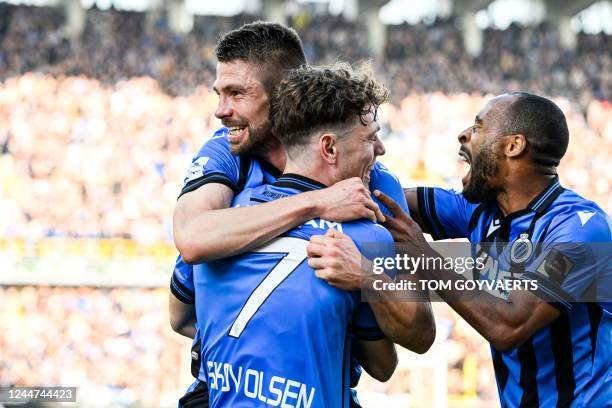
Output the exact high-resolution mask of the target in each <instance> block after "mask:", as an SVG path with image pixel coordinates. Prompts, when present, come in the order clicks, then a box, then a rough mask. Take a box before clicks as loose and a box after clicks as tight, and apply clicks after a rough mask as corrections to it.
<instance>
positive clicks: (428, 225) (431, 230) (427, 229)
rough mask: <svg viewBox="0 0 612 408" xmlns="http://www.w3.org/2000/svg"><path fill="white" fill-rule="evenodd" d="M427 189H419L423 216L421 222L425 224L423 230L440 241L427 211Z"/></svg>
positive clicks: (418, 197) (418, 199) (418, 193)
mask: <svg viewBox="0 0 612 408" xmlns="http://www.w3.org/2000/svg"><path fill="white" fill-rule="evenodd" d="M426 189H427V187H417V202H418V204H419V213H420V215H421V220H423V223H424V224H425V225H424V227H425V228H423V230H424V231H425V232H429V233H430V234H431V236H432V237H433V238H434V239H438V238H437V237H436V236H435V235H436V231H435V230H434V228H433V225H431V221H430V220H429V217H428V216H427V211H426V209H425V190H426Z"/></svg>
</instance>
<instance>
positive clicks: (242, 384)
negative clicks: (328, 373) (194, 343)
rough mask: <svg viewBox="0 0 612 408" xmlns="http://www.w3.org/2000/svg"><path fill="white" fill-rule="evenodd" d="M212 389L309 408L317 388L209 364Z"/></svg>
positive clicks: (285, 407) (285, 406) (284, 407)
mask: <svg viewBox="0 0 612 408" xmlns="http://www.w3.org/2000/svg"><path fill="white" fill-rule="evenodd" d="M206 365H207V367H208V388H210V389H211V390H215V391H218V392H234V393H242V394H243V395H244V396H245V397H247V398H250V399H253V400H259V401H261V402H263V403H265V404H268V405H270V406H273V407H278V406H280V407H282V408H302V407H303V408H309V407H310V406H311V405H312V401H313V400H314V395H315V392H316V390H315V388H314V387H308V386H307V385H306V384H302V383H300V382H299V381H294V380H290V379H288V378H284V377H279V376H276V375H273V376H270V375H269V374H265V373H264V372H263V371H257V370H253V369H252V368H246V369H245V368H244V367H242V366H238V367H237V368H236V367H234V366H233V365H232V364H229V363H222V362H216V361H208V362H207V363H206Z"/></svg>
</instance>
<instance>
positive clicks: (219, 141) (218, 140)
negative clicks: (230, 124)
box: [198, 127, 231, 154]
mask: <svg viewBox="0 0 612 408" xmlns="http://www.w3.org/2000/svg"><path fill="white" fill-rule="evenodd" d="M228 133H229V130H228V129H227V128H226V127H222V128H219V129H217V130H216V131H215V133H213V135H212V136H211V137H210V138H209V139H208V140H207V141H206V142H204V144H203V145H202V147H200V150H199V151H198V154H200V153H202V152H205V151H206V150H207V149H211V148H214V149H218V150H219V151H227V152H228V153H231V150H230V145H229V139H228Z"/></svg>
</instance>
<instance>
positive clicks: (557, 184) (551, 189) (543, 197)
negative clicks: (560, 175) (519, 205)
mask: <svg viewBox="0 0 612 408" xmlns="http://www.w3.org/2000/svg"><path fill="white" fill-rule="evenodd" d="M558 186H559V180H557V181H555V183H554V184H553V185H552V186H551V187H550V190H548V191H547V192H546V194H544V195H543V196H542V197H540V199H539V200H538V201H537V202H536V203H535V204H534V205H533V208H532V209H533V210H534V211H535V210H537V209H538V207H539V206H540V205H542V203H543V202H544V201H546V199H547V198H548V197H549V196H550V195H551V194H552V193H553V192H554V191H555V190H556V189H557V187H558Z"/></svg>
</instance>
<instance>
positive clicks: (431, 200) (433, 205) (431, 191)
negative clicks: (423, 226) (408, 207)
mask: <svg viewBox="0 0 612 408" xmlns="http://www.w3.org/2000/svg"><path fill="white" fill-rule="evenodd" d="M427 198H428V200H427V202H428V203H429V209H430V210H431V218H432V219H433V222H434V224H435V225H436V228H437V229H438V231H439V232H440V238H439V239H447V238H448V234H447V233H446V231H445V230H444V228H443V227H442V224H441V223H440V220H439V219H438V214H437V213H436V200H435V198H434V189H433V188H428V189H427Z"/></svg>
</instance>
